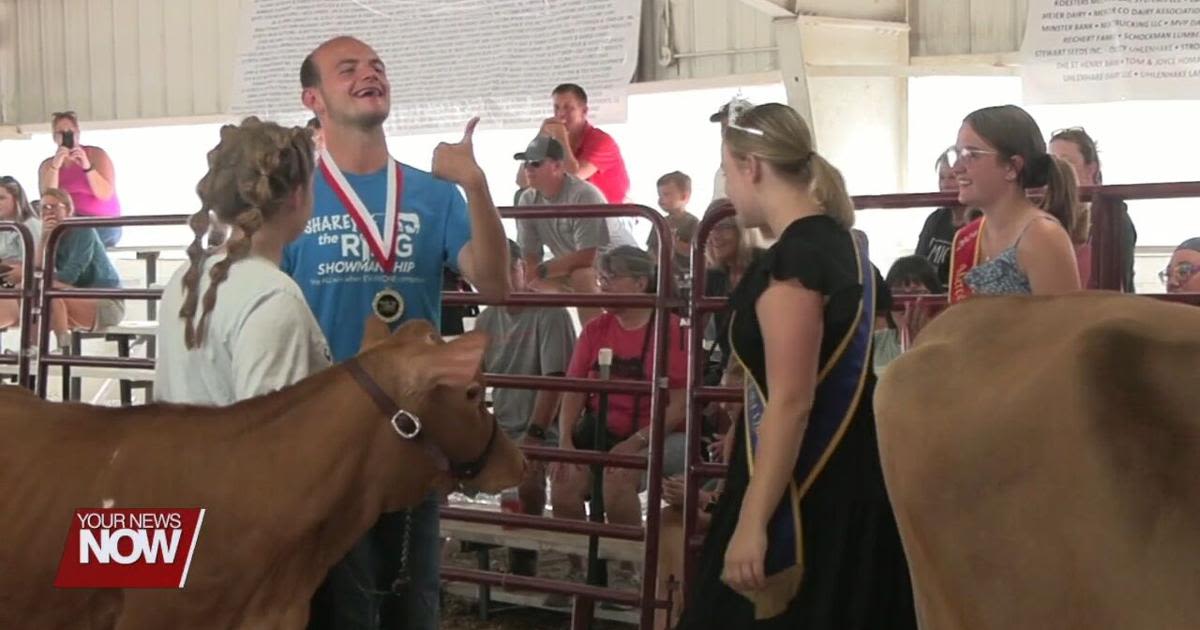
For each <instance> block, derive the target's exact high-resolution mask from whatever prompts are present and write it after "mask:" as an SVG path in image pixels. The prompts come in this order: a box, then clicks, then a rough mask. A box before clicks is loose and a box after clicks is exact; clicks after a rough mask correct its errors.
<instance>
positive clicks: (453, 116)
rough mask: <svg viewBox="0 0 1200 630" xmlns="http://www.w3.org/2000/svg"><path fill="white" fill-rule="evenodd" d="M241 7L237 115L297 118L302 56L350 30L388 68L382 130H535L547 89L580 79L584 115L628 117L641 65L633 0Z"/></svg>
mask: <svg viewBox="0 0 1200 630" xmlns="http://www.w3.org/2000/svg"><path fill="white" fill-rule="evenodd" d="M244 7H245V8H244V9H243V11H244V12H245V13H244V16H243V20H242V22H243V32H242V37H241V48H240V51H239V53H240V54H239V56H238V71H237V73H236V74H235V76H236V80H237V85H236V86H235V89H234V101H233V102H234V105H233V113H235V114H238V115H250V114H254V115H257V116H260V117H265V118H271V119H274V120H279V121H288V122H301V121H303V120H304V119H306V118H307V117H308V116H309V115H310V114H309V113H308V112H307V111H305V110H304V108H303V106H302V105H301V104H300V78H299V77H300V63H301V62H302V61H303V59H304V57H305V55H307V54H308V53H309V52H311V51H312V50H313V48H315V47H316V46H317V45H318V44H320V43H321V42H322V41H324V40H326V39H328V38H330V37H334V36H337V35H352V36H354V37H357V38H358V39H361V40H362V41H364V42H366V43H367V44H369V45H370V46H371V47H372V48H374V49H375V50H376V52H378V53H379V55H380V57H381V58H382V59H383V61H384V63H385V64H386V66H387V73H388V78H389V80H390V81H391V85H392V115H391V117H390V118H389V119H388V123H387V128H388V131H389V132H393V133H398V132H404V133H434V132H441V131H461V130H462V126H463V124H464V123H465V122H466V120H467V119H469V118H470V117H471V116H475V115H478V116H481V117H482V118H483V122H484V123H485V124H486V125H487V126H488V127H493V128H497V127H501V128H502V127H510V128H511V127H534V126H537V125H538V124H540V123H541V121H542V120H544V119H545V118H547V117H549V116H550V114H551V113H552V112H551V111H550V91H551V90H552V89H553V88H554V86H555V85H558V84H559V83H568V82H569V83H577V84H579V85H581V86H583V88H584V89H585V90H587V92H588V100H589V106H590V108H589V109H590V112H591V115H590V118H591V119H592V120H593V121H596V122H624V120H625V97H626V88H627V87H628V85H629V82H630V81H631V80H632V78H633V74H634V71H635V70H636V68H637V53H638V29H639V24H640V17H641V2H639V1H638V0H474V1H466V0H404V1H402V2H400V1H397V0H250V1H249V2H247V3H245V5H244Z"/></svg>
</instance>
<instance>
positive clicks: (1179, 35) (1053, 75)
mask: <svg viewBox="0 0 1200 630" xmlns="http://www.w3.org/2000/svg"><path fill="white" fill-rule="evenodd" d="M1021 56H1022V57H1023V67H1022V83H1023V86H1024V92H1025V102H1026V103H1030V104H1052V103H1098V102H1109V101H1120V100H1170V99H1200V1H1198V0H1030V1H1029V17H1028V20H1027V22H1026V29H1025V41H1024V44H1023V45H1022V46H1021Z"/></svg>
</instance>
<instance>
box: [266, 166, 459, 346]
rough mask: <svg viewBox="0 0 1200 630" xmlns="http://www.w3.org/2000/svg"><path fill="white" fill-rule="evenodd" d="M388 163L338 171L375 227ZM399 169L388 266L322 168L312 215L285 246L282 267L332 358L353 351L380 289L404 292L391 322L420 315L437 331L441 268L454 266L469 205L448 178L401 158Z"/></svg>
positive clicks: (381, 208)
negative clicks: (361, 171)
mask: <svg viewBox="0 0 1200 630" xmlns="http://www.w3.org/2000/svg"><path fill="white" fill-rule="evenodd" d="M387 168H388V167H385V168H383V169H380V170H379V171H377V172H375V173H371V174H370V175H355V174H353V173H344V175H345V177H346V181H347V182H349V184H350V186H351V187H352V188H353V189H354V192H356V193H357V194H358V197H359V199H361V200H362V202H363V205H365V206H366V207H367V211H368V212H370V213H371V217H372V218H373V219H374V220H375V225H376V227H377V229H378V230H379V232H380V234H383V232H384V230H383V222H384V206H385V205H386V203H387ZM402 168H403V173H404V181H403V186H404V188H403V190H402V193H401V194H402V197H401V202H400V213H399V215H398V216H397V224H398V234H397V237H396V258H395V266H394V267H393V270H392V273H387V272H386V271H384V270H383V267H382V266H381V265H380V264H379V261H377V260H376V259H375V256H374V255H372V253H371V248H370V246H369V245H368V244H367V237H366V236H365V235H363V234H361V233H360V232H359V230H358V227H357V226H356V225H355V224H354V220H353V219H352V218H351V217H350V213H349V211H348V210H347V209H346V207H345V206H344V205H342V202H341V201H340V200H339V199H338V197H337V195H336V194H334V192H333V190H332V189H331V188H330V187H329V184H328V183H327V182H326V181H325V178H324V176H322V175H321V173H320V171H318V172H317V173H316V176H315V177H314V182H313V216H312V218H311V219H309V221H308V225H307V226H306V227H305V229H304V234H303V235H301V236H300V238H298V239H296V240H295V241H294V242H292V244H290V245H288V247H287V248H286V249H285V250H284V254H283V264H282V268H283V270H284V271H285V272H286V273H288V274H289V275H291V276H292V277H293V278H294V279H295V280H296V284H299V285H300V290H301V291H302V292H303V293H304V298H305V299H306V300H307V301H308V305H309V306H310V307H311V308H312V311H313V314H314V315H316V318H317V323H319V324H320V325H321V331H322V332H324V333H325V338H326V339H327V340H328V341H329V349H330V352H331V353H332V354H333V360H334V361H344V360H346V359H348V358H350V357H352V356H354V355H356V354H358V350H359V347H360V346H361V345H362V332H363V323H364V321H365V320H366V319H367V317H368V316H371V315H372V310H371V302H372V300H373V299H374V297H375V294H377V293H378V292H379V291H381V290H382V289H385V288H392V289H395V290H396V291H398V292H399V293H400V295H401V296H402V297H403V298H404V313H403V317H402V319H401V320H400V322H398V323H397V325H399V323H402V322H404V321H407V320H410V319H426V320H429V321H430V322H432V323H433V327H434V329H435V330H436V329H440V327H441V305H442V297H441V292H442V268H443V266H447V265H448V266H449V267H450V268H451V269H454V270H456V271H457V269H458V254H459V251H460V250H462V247H463V245H465V244H466V243H467V241H469V240H470V239H471V223H470V218H469V217H468V216H467V204H466V201H465V200H464V199H463V196H462V193H460V192H459V191H458V188H457V187H456V186H455V185H454V184H451V183H449V182H447V181H444V180H440V179H437V178H435V177H434V176H433V175H431V174H429V173H427V172H425V171H422V170H419V169H415V168H412V167H410V166H407V165H402ZM384 239H385V241H386V239H387V237H386V235H385V236H384Z"/></svg>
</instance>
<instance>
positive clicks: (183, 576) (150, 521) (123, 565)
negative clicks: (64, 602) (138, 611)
mask: <svg viewBox="0 0 1200 630" xmlns="http://www.w3.org/2000/svg"><path fill="white" fill-rule="evenodd" d="M203 523H204V508H123V509H122V508H81V509H78V510H76V511H75V515H74V517H73V518H72V519H71V529H70V530H69V531H68V532H67V543H66V545H65V546H64V548H63V555H62V560H61V561H60V562H59V565H58V576H57V577H56V578H55V580H54V586H56V587H58V588H183V586H184V584H186V583H187V574H188V568H189V567H190V566H191V564H192V553H193V552H194V551H195V550H196V540H197V539H198V538H199V537H200V526H201V525H202V524H203Z"/></svg>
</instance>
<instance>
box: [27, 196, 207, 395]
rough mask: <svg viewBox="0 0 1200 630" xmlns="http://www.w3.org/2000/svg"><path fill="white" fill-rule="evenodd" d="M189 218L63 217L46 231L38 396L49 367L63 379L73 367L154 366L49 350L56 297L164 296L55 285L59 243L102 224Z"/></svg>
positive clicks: (179, 222)
mask: <svg viewBox="0 0 1200 630" xmlns="http://www.w3.org/2000/svg"><path fill="white" fill-rule="evenodd" d="M187 221H188V215H186V214H160V215H148V216H140V217H106V218H98V217H71V218H69V219H66V220H64V221H63V222H62V223H60V224H59V225H57V226H55V227H54V229H52V230H50V232H49V233H48V234H45V235H44V236H43V238H45V240H46V244H45V246H44V251H43V252H42V283H41V287H40V289H41V290H40V299H39V300H38V301H39V308H40V311H41V314H42V317H41V318H39V321H38V354H37V390H36V391H37V395H38V396H40V397H42V398H45V397H46V387H47V380H48V377H49V375H50V366H52V365H58V366H61V367H62V368H63V371H64V378H66V376H67V375H66V372H67V371H68V370H70V368H71V366H80V367H84V366H92V367H113V368H122V367H126V368H153V367H154V361H153V360H152V359H136V358H109V357H80V356H70V355H63V354H51V353H50V332H51V331H50V302H51V301H52V300H57V299H70V298H91V299H114V300H120V299H131V300H133V299H143V300H157V299H159V298H160V297H162V290H161V289H77V288H61V289H60V288H55V287H54V261H55V259H56V256H57V255H58V246H59V243H60V242H61V241H62V237H63V235H64V234H66V232H67V230H69V229H84V228H100V227H141V226H160V225H185V224H186V223H187Z"/></svg>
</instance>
